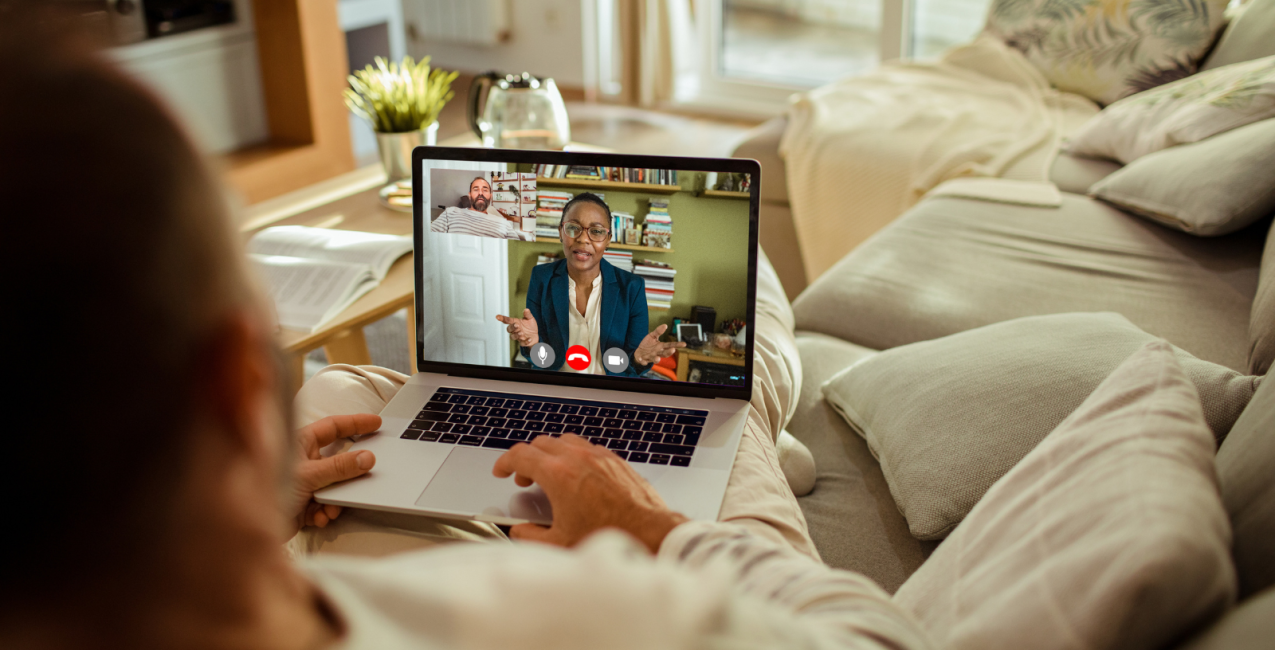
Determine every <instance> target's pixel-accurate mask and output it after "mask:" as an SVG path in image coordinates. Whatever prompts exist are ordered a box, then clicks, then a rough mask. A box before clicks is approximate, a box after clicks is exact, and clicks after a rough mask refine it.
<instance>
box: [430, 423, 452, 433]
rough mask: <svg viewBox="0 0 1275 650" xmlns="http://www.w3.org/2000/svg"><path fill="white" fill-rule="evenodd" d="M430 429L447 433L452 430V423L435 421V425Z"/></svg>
mask: <svg viewBox="0 0 1275 650" xmlns="http://www.w3.org/2000/svg"><path fill="white" fill-rule="evenodd" d="M429 430H430V431H437V432H439V433H447V432H448V431H451V430H452V424H451V423H450V422H435V423H434V426H432V427H430V428H429Z"/></svg>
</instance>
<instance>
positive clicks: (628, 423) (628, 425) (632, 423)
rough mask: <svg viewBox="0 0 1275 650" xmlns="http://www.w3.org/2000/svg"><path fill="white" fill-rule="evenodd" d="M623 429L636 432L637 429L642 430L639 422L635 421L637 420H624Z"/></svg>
mask: <svg viewBox="0 0 1275 650" xmlns="http://www.w3.org/2000/svg"><path fill="white" fill-rule="evenodd" d="M624 428H625V429H633V430H635V431H636V430H638V429H641V428H642V423H641V422H639V421H637V420H625V421H624Z"/></svg>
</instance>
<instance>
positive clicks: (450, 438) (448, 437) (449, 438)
mask: <svg viewBox="0 0 1275 650" xmlns="http://www.w3.org/2000/svg"><path fill="white" fill-rule="evenodd" d="M457 440H460V436H458V435H456V434H454V433H444V434H443V435H442V436H441V437H439V439H438V441H439V442H444V443H447V444H451V443H454V442H456V441H457Z"/></svg>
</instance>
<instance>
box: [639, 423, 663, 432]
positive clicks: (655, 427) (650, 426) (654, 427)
mask: <svg viewBox="0 0 1275 650" xmlns="http://www.w3.org/2000/svg"><path fill="white" fill-rule="evenodd" d="M663 426H664V425H662V424H660V423H659V422H643V423H642V430H643V431H659V430H660V428H662V427H663Z"/></svg>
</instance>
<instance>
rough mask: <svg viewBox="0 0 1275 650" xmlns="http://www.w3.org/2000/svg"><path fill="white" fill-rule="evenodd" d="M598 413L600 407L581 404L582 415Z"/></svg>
mask: <svg viewBox="0 0 1275 650" xmlns="http://www.w3.org/2000/svg"><path fill="white" fill-rule="evenodd" d="M597 414H598V407H596V406H581V407H580V415H597Z"/></svg>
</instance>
